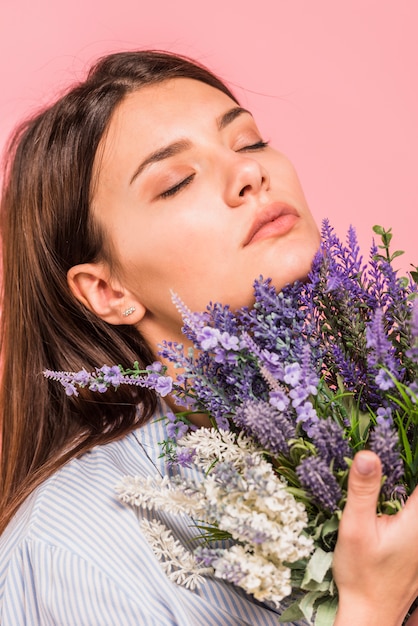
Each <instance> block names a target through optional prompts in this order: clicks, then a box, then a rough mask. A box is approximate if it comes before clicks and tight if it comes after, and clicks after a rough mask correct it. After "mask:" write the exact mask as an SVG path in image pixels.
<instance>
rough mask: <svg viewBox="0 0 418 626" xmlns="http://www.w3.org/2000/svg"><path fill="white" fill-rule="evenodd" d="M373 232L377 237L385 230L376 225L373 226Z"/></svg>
mask: <svg viewBox="0 0 418 626" xmlns="http://www.w3.org/2000/svg"><path fill="white" fill-rule="evenodd" d="M373 232H375V233H376V234H377V235H383V233H384V232H385V229H384V228H383V226H379V225H378V224H376V225H375V226H373Z"/></svg>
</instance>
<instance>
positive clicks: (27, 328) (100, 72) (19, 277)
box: [0, 51, 236, 532]
mask: <svg viewBox="0 0 418 626" xmlns="http://www.w3.org/2000/svg"><path fill="white" fill-rule="evenodd" d="M175 77H187V78H193V79H196V80H199V81H201V82H204V83H207V84H209V85H211V86H213V87H215V88H216V89H219V90H221V91H223V92H224V93H226V94H227V95H228V96H229V97H231V98H232V99H233V100H234V101H235V102H236V99H235V97H234V96H233V95H232V94H231V92H230V91H229V89H228V88H227V87H226V86H225V85H224V84H223V83H222V82H221V81H220V80H219V79H218V78H217V77H216V76H214V75H213V74H212V73H211V72H209V71H208V70H207V69H206V68H204V67H202V66H200V65H199V64H197V63H195V62H194V61H191V60H190V59H187V58H185V57H181V56H178V55H172V54H169V53H165V52H159V51H139V52H121V53H117V54H112V55H109V56H107V57H104V58H103V59H101V60H99V61H98V63H97V64H96V65H95V66H94V67H93V68H92V69H91V71H90V73H89V74H88V77H87V79H86V80H85V81H84V82H82V83H80V84H78V85H76V86H74V87H73V88H72V89H71V90H70V91H68V92H67V93H66V94H65V95H64V96H63V97H61V98H60V99H59V100H58V101H57V102H56V103H55V104H54V105H52V106H50V107H48V108H47V109H46V110H44V111H43V112H41V113H40V114H38V115H36V116H35V117H33V118H32V119H30V120H29V121H27V122H25V123H24V124H22V126H21V127H19V128H18V129H17V130H16V132H15V133H14V136H13V137H12V140H11V142H10V144H9V148H8V151H7V158H6V166H5V180H4V189H3V194H2V203H1V228H2V246H3V251H2V252H3V285H2V288H3V304H2V324H1V332H2V363H3V373H2V381H1V388H0V394H1V395H0V406H1V424H2V454H1V476H0V480H1V483H0V496H1V497H0V532H2V530H3V529H4V527H5V526H6V524H7V523H8V521H9V520H10V518H11V516H12V515H13V513H14V512H15V511H16V509H17V507H18V506H19V505H20V504H21V502H22V501H23V500H24V498H25V497H26V496H27V495H28V494H29V493H30V492H31V491H32V490H33V489H34V488H35V487H36V486H37V485H39V484H40V483H41V482H42V481H43V480H45V478H46V477H47V476H49V475H50V474H51V473H52V472H54V471H56V469H58V468H59V467H61V466H62V465H63V464H64V463H66V462H67V461H68V460H69V459H71V458H73V457H75V456H77V455H80V454H81V453H83V452H85V451H86V450H88V449H90V448H91V447H92V446H94V445H97V444H103V443H106V442H109V441H112V440H114V439H117V438H119V437H121V436H122V435H124V434H126V433H127V432H129V431H130V430H132V429H133V428H135V427H137V426H138V425H139V424H141V423H143V422H144V421H146V420H147V419H149V417H150V416H151V415H152V413H153V411H154V410H155V407H156V397H155V395H154V394H153V393H152V392H150V391H148V390H145V389H141V388H129V387H128V388H125V389H122V388H120V390H119V391H118V392H117V394H116V395H113V396H112V395H111V393H110V392H108V393H106V395H105V396H104V397H103V398H100V397H99V398H98V397H97V394H95V395H94V396H93V394H92V393H91V392H89V391H88V390H83V393H80V396H78V397H76V396H71V397H67V396H66V395H65V394H64V393H63V391H62V388H60V386H59V385H58V384H57V383H54V382H51V381H48V380H46V379H45V378H44V377H43V374H42V372H43V370H44V369H45V368H49V369H53V370H65V371H78V370H80V369H81V368H83V367H85V368H86V369H87V370H90V371H91V370H93V369H94V368H95V367H97V366H101V365H103V364H117V363H123V364H130V363H132V362H133V361H135V360H138V361H139V362H140V364H143V365H146V364H148V363H150V362H152V360H154V355H153V354H152V352H151V350H150V349H149V347H148V346H147V345H146V343H145V341H144V340H143V338H142V337H141V335H140V333H139V332H138V331H137V330H136V329H135V328H134V327H132V326H128V325H121V326H112V325H109V324H107V323H105V322H103V321H102V320H100V319H99V318H97V317H96V316H94V315H93V314H91V313H90V311H89V310H88V309H87V308H86V307H84V306H83V305H82V304H80V303H79V302H78V301H77V300H76V299H75V298H74V296H73V295H72V294H71V292H70V290H69V287H68V284H67V279H66V275H67V272H68V270H69V269H70V268H71V267H72V266H73V265H76V264H79V263H88V262H97V261H99V260H107V261H108V262H109V263H111V258H109V252H108V251H107V249H106V239H105V237H104V235H103V232H102V231H101V229H100V228H99V226H98V224H97V223H95V222H94V221H93V219H92V214H91V211H90V200H91V195H92V186H93V183H94V181H93V180H92V168H93V161H94V158H95V154H96V151H97V147H98V144H99V142H100V139H101V138H102V136H103V134H104V132H105V131H106V128H107V126H108V124H109V121H110V118H111V115H112V113H113V111H114V110H115V107H116V106H117V105H118V104H119V103H120V102H121V101H122V100H123V98H124V97H125V96H126V94H128V93H129V92H132V91H134V90H137V89H140V88H141V87H142V86H144V85H150V84H154V83H158V82H161V81H164V80H167V79H170V78H175ZM138 405H139V410H138Z"/></svg>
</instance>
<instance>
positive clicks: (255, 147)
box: [238, 139, 269, 152]
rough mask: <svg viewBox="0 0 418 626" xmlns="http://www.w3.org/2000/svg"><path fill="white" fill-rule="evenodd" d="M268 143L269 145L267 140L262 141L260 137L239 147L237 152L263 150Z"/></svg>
mask: <svg viewBox="0 0 418 626" xmlns="http://www.w3.org/2000/svg"><path fill="white" fill-rule="evenodd" d="M268 145H269V142H268V141H263V140H262V139H260V141H257V142H256V143H252V144H250V145H249V146H244V147H243V148H240V149H239V150H238V152H251V151H252V150H264V148H267V146H268Z"/></svg>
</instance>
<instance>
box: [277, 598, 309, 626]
mask: <svg viewBox="0 0 418 626" xmlns="http://www.w3.org/2000/svg"><path fill="white" fill-rule="evenodd" d="M303 618H304V613H303V612H302V611H301V610H300V608H299V602H295V603H294V604H291V605H290V606H289V607H288V608H287V609H286V610H285V611H283V613H282V614H281V615H280V622H281V623H282V622H296V621H298V620H300V619H303Z"/></svg>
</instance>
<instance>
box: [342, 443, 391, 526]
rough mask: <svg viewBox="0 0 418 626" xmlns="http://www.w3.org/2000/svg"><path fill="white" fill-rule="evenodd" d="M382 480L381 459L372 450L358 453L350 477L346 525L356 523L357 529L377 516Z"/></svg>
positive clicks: (345, 513)
mask: <svg viewBox="0 0 418 626" xmlns="http://www.w3.org/2000/svg"><path fill="white" fill-rule="evenodd" d="M381 479H382V466H381V463H380V459H379V457H378V456H377V455H376V454H375V453H374V452H371V451H370V450H362V451H361V452H358V453H357V454H356V455H355V457H354V460H353V464H352V466H351V469H350V474H349V477H348V494H347V504H346V505H345V508H344V513H343V520H344V521H345V523H347V524H350V523H355V525H356V527H357V528H361V524H362V523H363V522H364V523H367V522H368V521H370V520H371V519H374V518H375V516H376V505H377V500H378V497H379V491H380V487H381Z"/></svg>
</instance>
